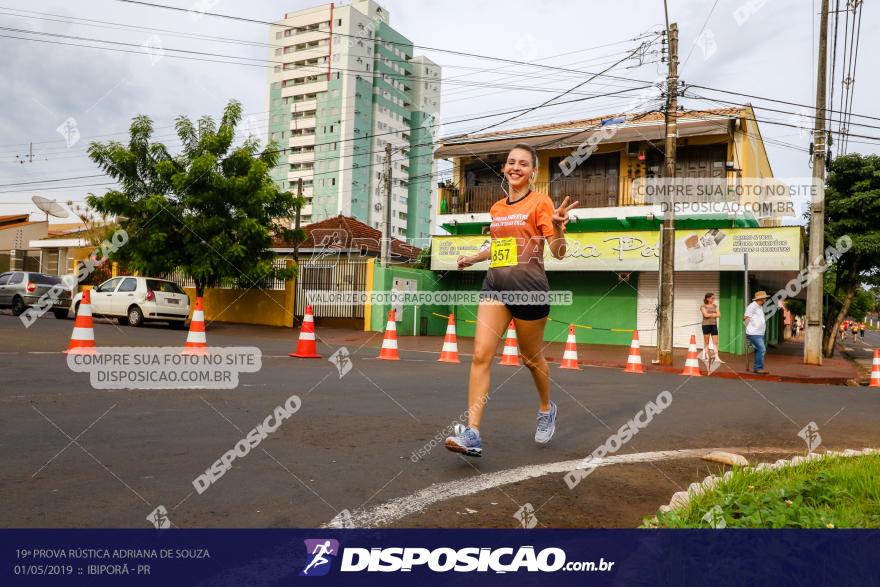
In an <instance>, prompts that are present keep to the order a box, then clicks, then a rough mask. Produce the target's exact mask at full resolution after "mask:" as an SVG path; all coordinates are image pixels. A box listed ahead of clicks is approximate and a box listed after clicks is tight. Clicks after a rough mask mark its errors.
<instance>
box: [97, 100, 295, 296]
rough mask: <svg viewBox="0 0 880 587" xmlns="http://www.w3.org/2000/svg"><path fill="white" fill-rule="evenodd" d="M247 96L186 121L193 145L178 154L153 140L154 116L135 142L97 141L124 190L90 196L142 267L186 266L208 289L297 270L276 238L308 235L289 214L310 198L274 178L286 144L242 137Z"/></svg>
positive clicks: (182, 131)
mask: <svg viewBox="0 0 880 587" xmlns="http://www.w3.org/2000/svg"><path fill="white" fill-rule="evenodd" d="M240 121H241V104H240V103H239V102H237V101H234V100H233V101H230V102H229V104H228V105H227V106H226V108H225V110H224V112H223V117H222V118H221V120H220V124H219V126H218V125H217V124H216V123H215V121H214V120H213V119H212V118H211V117H209V116H204V117H202V118H200V119H199V120H198V121H197V123H195V124H194V123H193V122H192V121H191V120H190V119H189V118H187V117H185V116H181V117H178V118H177V120H176V129H177V136H178V138H179V139H180V141H181V143H182V144H183V148H182V150H181V151H180V153H178V154H177V155H173V154H171V153H170V152H169V151H168V149H167V148H166V146H165V145H163V144H162V143H159V142H154V141H153V140H152V134H153V123H152V121H151V120H150V118H148V117H147V116H143V115H141V116H137V117H135V118H134V119H133V121H132V124H131V127H130V130H129V134H130V138H129V142H128V145H123V144H121V143H119V142H116V141H110V142H108V143H97V142H95V143H92V144H91V145H90V146H89V157H90V158H91V159H92V161H94V162H95V163H97V164H98V166H100V167H101V169H103V170H104V172H105V173H107V174H108V175H110V176H111V177H113V178H114V179H116V180H117V181H118V182H119V183H120V184H121V188H120V189H119V190H111V191H109V192H107V193H106V194H104V195H103V196H102V197H98V196H95V195H91V194H90V195H89V198H88V203H89V205H90V206H91V207H92V208H94V209H95V210H97V211H98V212H100V213H103V214H107V215H114V216H116V217H117V218H118V219H119V223H120V225H121V226H122V228H124V229H125V230H126V231H127V232H128V235H129V242H128V243H127V244H126V245H125V246H124V247H122V248H120V249H119V251H118V252H116V253H115V257H114V260H118V261H121V262H123V263H125V265H126V266H127V267H128V268H129V269H130V270H133V271H137V272H139V273H141V274H143V275H160V274H163V273H168V272H170V271H172V270H174V269H176V268H180V269H181V270H182V272H183V273H184V274H186V275H188V276H190V277H192V279H193V281H194V282H195V284H196V295H203V294H204V290H205V288H208V287H217V286H220V285H226V284H229V283H234V284H236V285H237V286H239V287H245V288H250V287H254V286H259V285H261V284H262V283H264V282H265V280H266V279H269V278H278V279H291V278H292V277H294V276H295V274H296V268H295V267H291V268H285V269H276V268H275V267H274V265H273V262H274V260H275V257H276V255H275V254H274V253H273V252H272V251H270V250H269V249H270V247H271V246H272V238H273V237H275V236H277V237H281V238H283V239H285V240H292V241H295V240H302V239H303V237H304V233H303V231H302V230H300V231H299V232H296V231H293V230H291V229H290V228H289V224H290V223H289V219H290V218H292V217H293V216H294V215H295V213H296V210H298V209H299V208H301V207H302V205H303V203H304V201H303V198H297V197H295V196H294V195H293V194H291V193H290V192H285V191H280V190H279V189H278V188H277V186H276V185H275V184H274V183H273V181H272V178H271V177H270V173H269V172H270V170H271V169H272V167H274V166H275V164H276V163H277V162H278V158H279V154H280V151H279V150H278V149H277V147H276V146H275V145H274V144H271V145H269V146H268V147H266V148H265V149H263V150H262V151H260V150H259V141H258V140H257V139H256V138H255V137H253V136H250V137H247V138H246V139H245V140H244V141H243V142H242V143H241V144H240V145H239V146H234V145H233V142H234V139H235V130H236V127H237V126H238V124H239V122H240Z"/></svg>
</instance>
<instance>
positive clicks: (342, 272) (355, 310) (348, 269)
mask: <svg viewBox="0 0 880 587" xmlns="http://www.w3.org/2000/svg"><path fill="white" fill-rule="evenodd" d="M366 287H367V263H366V261H350V260H349V259H346V258H333V257H330V258H327V257H322V258H318V259H315V260H314V261H312V260H311V259H309V260H306V261H304V262H303V264H302V265H300V268H299V276H298V277H297V279H296V310H295V313H296V315H297V316H302V315H303V313H304V312H305V309H306V305H307V300H306V293H308V292H309V291H319V290H323V291H334V292H341V293H349V292H351V293H355V292H363V291H364V290H365V289H366ZM312 310H313V311H314V313H315V316H316V317H318V318H363V317H364V305H363V304H362V303H351V304H344V303H339V304H323V303H322V304H313V305H312Z"/></svg>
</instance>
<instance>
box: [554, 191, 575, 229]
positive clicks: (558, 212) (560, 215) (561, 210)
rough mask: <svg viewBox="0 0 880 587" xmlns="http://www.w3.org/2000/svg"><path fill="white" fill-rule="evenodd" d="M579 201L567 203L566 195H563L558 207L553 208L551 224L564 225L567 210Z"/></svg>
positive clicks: (566, 218) (566, 219) (566, 220)
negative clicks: (563, 197)
mask: <svg viewBox="0 0 880 587" xmlns="http://www.w3.org/2000/svg"><path fill="white" fill-rule="evenodd" d="M579 203H580V202H572V203H571V204H569V203H568V196H565V199H564V200H562V203H561V204H559V207H558V208H556V209H555V210H553V224H554V225H556V226H565V224H566V223H567V222H568V213H569V211H570V210H571V209H572V208H574V207H575V206H577V205H578V204H579Z"/></svg>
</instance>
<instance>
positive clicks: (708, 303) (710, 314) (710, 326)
mask: <svg viewBox="0 0 880 587" xmlns="http://www.w3.org/2000/svg"><path fill="white" fill-rule="evenodd" d="M700 314H702V316H703V322H702V326H703V348H704V349H706V360H708V361H712V360H714V359H717V358H718V318H720V317H721V312H719V311H718V306H717V305H716V304H715V294H713V293H712V292H709V293H707V294H706V295H705V296H704V297H703V305H702V306H700ZM710 336H711V337H712V342H713V343H714V344H715V353H714V355H710V354H709V337H710Z"/></svg>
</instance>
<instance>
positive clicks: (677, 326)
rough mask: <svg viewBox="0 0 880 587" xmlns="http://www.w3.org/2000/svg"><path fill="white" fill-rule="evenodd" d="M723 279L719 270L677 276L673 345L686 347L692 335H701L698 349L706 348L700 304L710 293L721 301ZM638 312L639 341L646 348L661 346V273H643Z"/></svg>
mask: <svg viewBox="0 0 880 587" xmlns="http://www.w3.org/2000/svg"><path fill="white" fill-rule="evenodd" d="M719 287H720V278H719V274H718V272H717V271H683V272H681V273H679V272H676V273H675V305H674V308H673V314H674V316H673V336H672V344H673V346H675V347H676V348H686V347H687V346H688V344H689V343H690V339H691V334H695V335H697V348H702V344H703V342H702V341H703V338H702V330H701V329H700V324H699V323H700V320H701V319H702V317H701V316H700V304H702V303H703V296H705V295H706V293H707V292H710V291H711V292H714V293H715V299H716V303H717V300H718V298H719V295H720V294H719V291H718V290H719ZM638 296H639V298H638V304H637V308H636V312H638V315H637V318H636V324H637V328H638V329H639V340H640V341H641V343H642V344H643V345H645V346H657V305H658V303H659V296H658V292H657V273H656V272H652V273H640V274H639V294H638Z"/></svg>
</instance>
